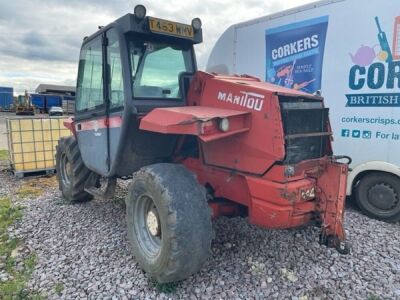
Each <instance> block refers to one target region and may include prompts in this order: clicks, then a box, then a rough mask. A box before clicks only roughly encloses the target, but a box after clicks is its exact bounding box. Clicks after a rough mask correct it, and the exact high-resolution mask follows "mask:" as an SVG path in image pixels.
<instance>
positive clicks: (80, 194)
mask: <svg viewBox="0 0 400 300" xmlns="http://www.w3.org/2000/svg"><path fill="white" fill-rule="evenodd" d="M56 171H57V180H58V184H59V188H60V191H61V192H62V195H63V196H64V198H65V199H66V200H68V201H70V202H81V201H87V200H90V199H92V198H93V196H92V195H90V194H89V193H87V192H85V190H84V187H85V182H86V180H87V179H88V177H89V175H90V174H91V171H90V170H89V169H88V168H86V166H85V165H84V163H83V161H82V157H81V153H80V152H79V147H78V143H77V141H76V139H75V137H72V136H71V137H64V138H61V139H60V140H59V142H58V146H57V151H56Z"/></svg>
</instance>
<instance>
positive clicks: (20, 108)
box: [15, 91, 35, 116]
mask: <svg viewBox="0 0 400 300" xmlns="http://www.w3.org/2000/svg"><path fill="white" fill-rule="evenodd" d="M15 114H16V115H31V116H33V115H35V110H34V107H33V105H32V103H31V100H30V97H29V94H28V91H25V95H19V96H18V98H17V103H16V105H15Z"/></svg>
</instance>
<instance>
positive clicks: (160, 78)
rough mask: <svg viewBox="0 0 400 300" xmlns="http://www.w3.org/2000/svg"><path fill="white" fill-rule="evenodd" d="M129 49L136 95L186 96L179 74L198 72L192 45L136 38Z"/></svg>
mask: <svg viewBox="0 0 400 300" xmlns="http://www.w3.org/2000/svg"><path fill="white" fill-rule="evenodd" d="M129 52H130V60H131V72H132V83H133V84H132V89H133V96H134V97H135V98H153V99H159V98H163V99H165V98H170V99H179V98H182V96H181V91H180V87H179V76H180V74H182V73H185V72H189V73H193V72H194V67H193V60H192V56H191V53H192V52H191V47H187V46H186V47H185V46H184V45H171V44H165V43H160V42H153V41H145V40H140V39H135V40H133V41H130V43H129Z"/></svg>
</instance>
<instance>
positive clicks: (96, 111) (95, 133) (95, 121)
mask: <svg viewBox="0 0 400 300" xmlns="http://www.w3.org/2000/svg"><path fill="white" fill-rule="evenodd" d="M105 41H106V39H105V35H104V33H103V34H101V35H98V36H97V37H95V38H93V39H91V40H90V41H88V42H86V43H85V44H84V45H83V46H82V49H81V54H80V59H79V70H78V80H77V91H76V100H75V101H76V102H75V124H76V125H75V126H76V133H77V139H78V144H79V149H80V152H81V155H82V159H83V162H84V163H85V165H86V166H87V167H88V168H89V169H90V170H92V171H94V172H96V173H98V174H100V175H106V174H107V173H108V171H109V159H108V157H109V150H108V148H109V147H108V126H107V125H108V121H107V107H106V97H105V96H106V93H105V91H104V88H103V87H104V82H105V80H104V74H105V69H106V68H105V67H104V63H103V62H104V60H105V56H104V52H105V44H106V43H105Z"/></svg>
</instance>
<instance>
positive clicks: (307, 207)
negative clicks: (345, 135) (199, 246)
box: [140, 72, 347, 240]
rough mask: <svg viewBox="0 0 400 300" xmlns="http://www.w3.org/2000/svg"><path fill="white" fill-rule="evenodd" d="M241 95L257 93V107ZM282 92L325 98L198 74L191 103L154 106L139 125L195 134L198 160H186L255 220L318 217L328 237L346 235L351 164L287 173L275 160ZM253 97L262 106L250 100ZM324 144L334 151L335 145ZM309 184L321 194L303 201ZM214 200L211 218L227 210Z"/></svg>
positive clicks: (280, 150) (280, 152)
mask: <svg viewBox="0 0 400 300" xmlns="http://www.w3.org/2000/svg"><path fill="white" fill-rule="evenodd" d="M243 95H244V96H245V97H246V95H252V96H251V97H252V98H254V99H252V100H251V101H252V102H251V103H250V104H252V105H246V103H245V102H240V101H241V100H240V99H241V98H240V97H241V96H243ZM253 95H255V96H253ZM278 95H289V96H300V97H305V98H314V99H321V98H320V97H316V96H313V95H308V94H305V93H302V92H300V91H295V90H289V89H285V88H283V87H279V86H276V85H272V84H268V83H264V82H260V81H259V80H258V79H255V78H252V77H237V76H236V77H235V76H233V77H230V76H217V75H212V74H207V73H203V72H197V73H196V75H195V77H194V78H193V81H192V84H191V87H190V90H189V95H188V99H189V100H188V105H189V106H187V107H181V108H157V109H154V110H153V111H151V112H150V113H149V114H147V115H146V116H145V117H144V118H143V119H142V121H141V124H140V128H141V129H144V130H150V131H156V132H161V133H175V134H190V135H196V136H198V137H199V140H200V146H201V158H200V159H194V158H188V159H186V160H184V161H183V164H184V165H185V166H186V167H187V168H188V169H190V170H192V171H193V172H194V173H196V175H197V178H198V180H199V182H200V183H201V184H203V185H206V184H207V185H210V186H211V187H212V188H213V189H214V196H215V197H217V198H225V199H229V200H231V201H233V202H236V203H239V204H242V205H245V206H247V207H248V212H249V221H250V223H252V224H256V225H259V226H262V227H266V228H291V227H298V226H303V225H307V224H309V223H310V222H314V223H315V222H320V223H321V224H322V225H321V227H322V233H323V234H324V235H327V236H329V235H333V236H337V237H338V238H339V239H340V240H344V238H345V237H344V230H343V207H344V201H345V187H346V178H347V166H346V165H343V164H339V163H336V162H333V161H331V160H330V158H328V157H322V158H320V159H314V160H308V161H303V162H301V163H298V164H297V165H295V166H294V169H295V170H294V174H293V175H292V176H291V177H288V176H286V175H285V166H282V165H275V163H276V162H277V161H282V159H283V158H284V156H285V147H284V145H285V139H284V132H283V128H282V120H281V112H280V105H279V99H278ZM235 97H236V98H235ZM235 99H236V100H235ZM243 99H244V98H243ZM248 99H249V98H247V100H248ZM256 100H257V101H258V102H257V106H255V105H253V104H255V101H256ZM261 101H262V102H261ZM221 118H228V119H229V122H230V124H232V125H231V127H230V129H229V130H228V131H227V132H222V131H221V130H220V129H219V127H218V122H219V120H220V119H221ZM328 127H329V125H328ZM210 137H211V138H210ZM327 148H328V149H327V150H329V149H331V144H330V143H328V145H327ZM327 153H328V151H327ZM329 178H331V179H329ZM311 188H314V189H315V190H317V191H318V192H317V193H316V197H315V198H314V199H303V197H302V191H306V190H307V189H311ZM210 205H211V207H212V209H213V215H214V216H217V215H223V214H224V213H228V212H226V211H225V212H223V211H222V210H221V207H220V205H219V204H218V203H217V204H216V203H211V204H210ZM230 210H231V211H230V212H231V213H234V211H233V210H232V208H230Z"/></svg>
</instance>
